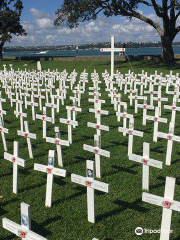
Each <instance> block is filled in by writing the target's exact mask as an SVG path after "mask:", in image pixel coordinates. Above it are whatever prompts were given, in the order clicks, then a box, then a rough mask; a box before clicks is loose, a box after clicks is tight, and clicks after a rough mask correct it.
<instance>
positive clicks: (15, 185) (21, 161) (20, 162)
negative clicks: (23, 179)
mask: <svg viewBox="0 0 180 240" xmlns="http://www.w3.org/2000/svg"><path fill="white" fill-rule="evenodd" d="M4 159H6V160H8V161H10V162H12V163H13V193H15V194H17V193H18V171H19V166H21V167H25V166H26V162H25V160H24V159H22V158H19V144H18V142H14V152H13V155H12V154H9V153H7V152H5V153H4Z"/></svg>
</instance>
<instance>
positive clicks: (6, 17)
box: [0, 0, 26, 59]
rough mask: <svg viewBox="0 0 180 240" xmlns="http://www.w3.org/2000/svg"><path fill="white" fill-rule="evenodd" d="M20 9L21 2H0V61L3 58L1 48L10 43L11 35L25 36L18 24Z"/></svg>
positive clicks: (21, 6)
mask: <svg viewBox="0 0 180 240" xmlns="http://www.w3.org/2000/svg"><path fill="white" fill-rule="evenodd" d="M22 9H23V5H22V1H21V0H0V59H2V58H3V54H2V51H3V46H4V44H5V43H6V42H10V41H11V39H12V35H16V36H20V35H21V36H22V35H26V32H25V30H24V28H23V26H22V25H21V23H20V17H21V12H22Z"/></svg>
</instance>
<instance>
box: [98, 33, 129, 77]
mask: <svg viewBox="0 0 180 240" xmlns="http://www.w3.org/2000/svg"><path fill="white" fill-rule="evenodd" d="M125 50H126V49H125V48H115V47H114V36H111V48H101V49H100V51H101V52H110V53H111V79H113V78H114V53H115V52H125Z"/></svg>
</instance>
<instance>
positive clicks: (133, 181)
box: [0, 61, 180, 240]
mask: <svg viewBox="0 0 180 240" xmlns="http://www.w3.org/2000/svg"><path fill="white" fill-rule="evenodd" d="M10 63H13V66H14V68H15V69H17V68H20V69H24V68H25V67H23V65H24V63H27V64H28V67H27V69H33V68H34V69H36V63H35V62H16V61H4V62H0V69H2V65H3V64H10ZM43 67H44V69H48V68H50V69H51V70H53V69H56V68H57V69H58V70H59V71H62V70H64V69H67V72H68V73H70V72H71V71H73V69H76V71H77V72H78V73H80V72H82V71H83V70H84V69H87V71H88V73H89V83H88V84H87V85H86V91H85V93H84V95H83V96H82V101H81V107H82V110H83V111H82V113H78V115H77V120H78V123H79V126H78V127H77V128H76V129H75V130H73V144H72V145H71V146H70V147H63V162H64V169H66V170H67V177H66V178H59V177H55V179H54V185H53V207H52V208H45V193H46V192H45V191H46V174H44V173H40V172H37V171H34V170H33V168H34V163H41V164H45V165H47V158H48V150H49V149H53V150H55V146H54V145H53V144H47V143H46V142H45V140H44V139H42V122H41V121H39V120H36V122H33V121H32V118H31V109H30V108H28V111H27V113H28V116H29V117H28V122H29V128H30V132H32V133H36V134H37V140H32V143H33V153H34V159H33V160H32V159H30V158H29V157H28V149H27V145H26V141H25V139H24V138H22V137H18V136H17V130H20V123H19V119H16V117H15V115H14V114H13V112H14V110H15V107H13V108H11V107H10V102H9V100H8V101H7V103H6V104H3V108H4V110H6V111H7V116H5V118H4V119H5V127H6V128H8V129H9V132H10V134H9V135H6V136H7V144H8V148H9V149H8V152H9V153H12V151H13V141H15V140H16V141H19V144H20V152H19V153H20V157H21V158H24V159H25V160H26V164H27V166H26V168H25V169H23V168H21V169H20V171H19V193H18V195H15V194H13V193H12V164H11V163H10V162H8V161H6V160H4V158H3V155H4V151H3V145H2V141H1V138H0V163H1V165H0V185H1V187H0V194H2V195H3V199H1V200H0V239H1V240H10V239H17V238H16V237H15V236H14V235H12V234H11V233H9V232H8V231H6V230H4V229H2V218H3V217H6V218H8V219H10V220H12V221H15V222H17V223H20V203H21V202H25V203H27V204H30V205H31V213H32V230H33V231H34V232H36V233H38V234H40V235H42V236H44V237H46V238H47V239H49V240H51V239H52V240H65V239H66V240H92V238H94V237H96V238H99V239H100V240H134V239H143V240H145V239H149V240H151V239H152V240H156V239H159V234H152V235H149V234H143V235H142V236H136V235H135V232H134V231H135V229H136V227H142V228H147V229H160V226H161V216H162V208H161V207H156V206H154V205H151V204H147V203H143V202H142V201H141V197H142V190H141V186H142V183H141V181H142V165H141V164H138V163H137V164H136V163H135V162H132V161H129V160H128V157H127V143H128V137H123V135H122V134H121V133H119V132H118V126H122V121H121V122H120V123H118V122H117V119H116V116H115V111H114V109H113V106H112V105H111V103H110V98H108V96H107V92H105V91H104V89H105V84H104V82H103V81H102V83H101V84H100V87H101V93H102V97H101V98H102V99H104V100H106V104H105V105H104V106H103V109H104V110H108V111H109V116H108V117H103V118H102V124H103V125H107V126H109V127H110V131H109V132H103V133H102V149H104V150H108V151H110V152H111V158H110V159H107V158H102V160H101V167H102V175H103V176H102V179H101V180H100V181H103V182H106V183H109V184H110V192H109V194H104V193H99V192H98V191H97V192H96V196H95V203H96V221H97V222H96V224H91V223H89V222H88V221H87V205H86V198H87V194H86V188H85V187H82V186H79V185H77V184H75V183H72V182H71V179H70V175H71V173H75V174H80V175H82V176H85V174H86V160H87V159H91V160H94V154H91V153H89V152H86V151H84V150H83V144H84V143H85V144H89V145H93V135H94V134H95V130H93V129H91V128H88V127H87V122H95V117H94V114H92V113H89V112H88V110H89V108H90V107H92V106H93V105H92V104H91V103H89V102H88V98H89V96H88V88H89V87H90V86H92V82H91V80H90V73H91V72H92V71H93V70H94V69H96V70H97V72H98V73H99V74H100V79H101V80H102V77H101V73H102V72H104V70H105V69H107V70H108V71H109V70H110V62H109V61H101V62H100V61H95V62H94V63H93V64H92V62H91V61H82V62H78V61H74V62H69V61H62V62H60V61H52V62H43ZM115 67H116V69H118V70H119V71H120V72H121V73H127V72H128V70H129V69H131V67H130V65H129V63H118V62H116V65H115ZM132 67H133V69H134V72H135V73H139V72H141V71H142V69H144V70H145V71H148V73H149V74H150V73H154V71H155V70H158V72H163V73H164V74H167V73H169V71H170V70H173V72H174V73H175V72H178V71H179V67H180V64H179V63H176V64H175V65H172V66H166V65H163V64H161V63H158V64H157V63H153V62H132ZM0 90H2V92H3V91H4V90H3V89H0ZM68 96H72V93H71V92H70V91H69V92H68ZM3 97H6V95H5V94H4V92H3ZM6 98H7V97H6ZM123 101H128V99H127V96H123ZM70 103H71V102H70V101H69V99H68V98H67V100H66V101H65V104H66V105H70ZM128 103H129V101H128ZM171 103H172V97H169V104H171ZM167 105H168V104H167ZM24 112H26V111H25V110H24ZM38 112H39V111H37V112H36V113H38ZM128 113H131V114H134V108H133V107H130V106H129V104H128ZM148 114H152V115H154V112H153V111H148ZM48 115H49V116H50V111H49V110H48ZM60 117H62V118H63V117H64V118H66V110H65V106H63V107H61V110H60V114H56V124H55V126H59V127H60V132H61V136H62V138H63V139H65V140H67V126H66V125H63V124H60V123H59V118H60ZM134 117H135V129H136V130H141V131H144V138H143V139H142V138H139V137H135V138H134V149H133V151H134V153H136V154H139V155H142V146H143V142H144V141H145V142H149V143H151V145H150V157H151V158H154V159H156V160H160V161H162V162H163V163H165V156H166V146H167V141H166V140H162V139H159V140H158V142H157V143H154V142H153V141H152V138H153V123H152V122H151V121H147V126H142V110H139V113H138V114H134ZM162 117H165V118H168V124H163V123H160V124H159V130H160V131H162V132H168V128H169V121H170V119H171V112H170V111H167V110H163V113H162ZM47 127H48V130H47V136H52V137H53V136H54V126H53V125H52V124H50V123H48V124H47ZM175 134H176V135H179V136H180V113H177V116H176V127H175ZM179 155H180V148H179V143H174V144H173V155H172V165H171V166H170V167H167V166H165V165H164V166H163V169H162V170H160V169H155V168H150V193H152V194H156V195H159V196H163V195H164V186H165V177H166V176H171V177H175V178H176V189H175V200H177V201H180V182H179V180H180V158H179ZM56 160H57V158H56ZM56 166H57V161H56ZM179 225H180V213H178V212H175V211H174V212H173V216H172V227H171V229H172V230H173V231H174V232H173V234H172V236H171V239H174V240H179V239H180V228H179Z"/></svg>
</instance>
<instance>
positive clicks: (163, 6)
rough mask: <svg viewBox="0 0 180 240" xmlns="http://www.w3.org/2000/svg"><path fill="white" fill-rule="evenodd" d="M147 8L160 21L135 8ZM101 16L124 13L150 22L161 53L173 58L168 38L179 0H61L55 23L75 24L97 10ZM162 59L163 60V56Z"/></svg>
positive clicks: (173, 29) (179, 10)
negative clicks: (158, 37)
mask: <svg viewBox="0 0 180 240" xmlns="http://www.w3.org/2000/svg"><path fill="white" fill-rule="evenodd" d="M141 6H146V7H149V8H151V9H152V10H153V11H154V13H155V14H156V15H157V16H158V17H159V18H161V19H162V25H160V24H159V23H158V22H156V21H154V20H153V19H151V18H150V17H148V16H147V15H145V14H143V13H142V12H141V11H139V7H141ZM101 12H102V13H103V14H104V15H105V16H107V17H110V16H118V15H121V16H125V17H128V18H133V17H134V18H137V19H139V20H141V21H143V22H146V23H147V24H149V25H151V26H152V27H153V28H154V29H156V31H157V32H158V33H159V36H160V38H161V42H162V46H163V52H162V57H163V59H164V60H165V58H166V59H167V60H168V61H173V60H174V54H173V49H172V42H173V40H174V38H175V37H176V35H177V33H178V32H179V31H180V26H178V25H177V19H178V17H179V16H180V1H177V0H159V1H156V0H149V1H148V0H147V1H146V0H127V1H124V0H64V2H63V4H62V6H61V8H60V9H58V10H57V12H56V15H57V18H56V20H55V22H54V24H55V26H59V25H63V24H65V25H66V26H68V27H69V28H75V27H78V25H79V24H80V23H81V22H84V21H88V20H95V19H96V18H97V16H98V15H99V14H100V13H101ZM165 61H166V60H165Z"/></svg>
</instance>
